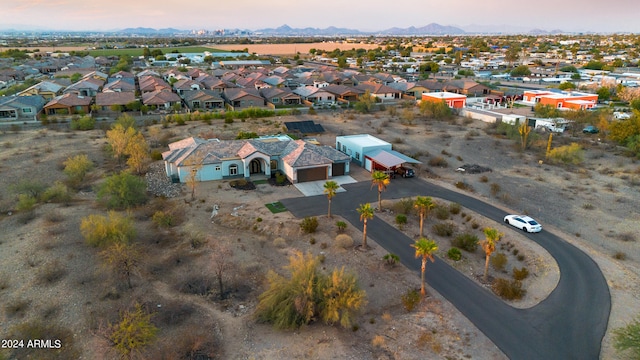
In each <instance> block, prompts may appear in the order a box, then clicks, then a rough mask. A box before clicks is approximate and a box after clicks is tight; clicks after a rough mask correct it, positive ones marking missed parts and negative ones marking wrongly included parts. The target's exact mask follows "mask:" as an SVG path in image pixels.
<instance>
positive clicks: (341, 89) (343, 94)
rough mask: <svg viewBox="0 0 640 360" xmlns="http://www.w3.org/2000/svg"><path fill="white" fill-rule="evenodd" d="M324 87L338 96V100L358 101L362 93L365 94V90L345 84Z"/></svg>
mask: <svg viewBox="0 0 640 360" xmlns="http://www.w3.org/2000/svg"><path fill="white" fill-rule="evenodd" d="M322 89H323V90H324V91H326V92H329V93H331V94H333V95H334V96H335V98H336V101H339V102H346V103H350V102H353V101H358V99H359V97H360V95H362V94H364V91H363V90H360V89H357V88H354V87H349V86H344V85H329V86H325V87H323V88H322Z"/></svg>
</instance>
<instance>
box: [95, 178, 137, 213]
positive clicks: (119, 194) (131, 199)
mask: <svg viewBox="0 0 640 360" xmlns="http://www.w3.org/2000/svg"><path fill="white" fill-rule="evenodd" d="M97 195H98V201H99V202H101V203H102V204H104V205H105V206H106V207H108V208H109V209H127V208H130V207H133V206H136V205H140V204H144V203H145V202H146V201H147V183H146V182H145V181H144V179H142V178H140V177H137V176H135V175H132V174H130V173H128V172H124V171H123V172H121V173H119V174H114V175H111V176H109V177H107V178H106V180H105V181H104V183H103V184H102V185H101V186H100V187H99V188H98V193H97Z"/></svg>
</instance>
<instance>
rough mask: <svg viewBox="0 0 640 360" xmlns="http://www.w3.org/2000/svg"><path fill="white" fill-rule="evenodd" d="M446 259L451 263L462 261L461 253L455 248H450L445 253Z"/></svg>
mask: <svg viewBox="0 0 640 360" xmlns="http://www.w3.org/2000/svg"><path fill="white" fill-rule="evenodd" d="M447 257H448V258H449V259H451V260H453V261H459V260H460V259H462V252H460V249H458V248H457V247H452V248H451V249H449V251H447Z"/></svg>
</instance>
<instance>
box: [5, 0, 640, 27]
mask: <svg viewBox="0 0 640 360" xmlns="http://www.w3.org/2000/svg"><path fill="white" fill-rule="evenodd" d="M639 15H640V1H638V0H609V1H598V2H596V1H584V0H564V1H558V0H538V1H529V2H527V1H508V0H484V1H477V0H438V1H433V0H422V1H420V0H418V1H416V0H413V1H405V0H395V1H389V0H384V1H382V0H367V1H362V0H320V1H318V0H313V1H301V0H261V1H257V0H234V1H225V0H187V1H175V0H172V1H168V0H155V1H150V0H109V1H104V0H0V16H1V19H2V21H1V22H0V29H7V28H16V29H20V30H27V29H34V30H38V29H56V30H117V29H123V28H129V27H151V28H156V29H159V28H167V27H173V28H177V29H206V30H215V29H222V28H226V29H230V28H240V29H249V30H256V29H261V28H275V27H278V26H281V25H284V24H287V25H289V26H291V27H294V28H302V27H315V28H326V27H329V26H336V27H345V28H350V29H358V30H362V31H376V30H385V29H388V28H391V27H402V28H406V27H409V26H415V27H421V26H424V25H427V24H430V23H438V24H440V25H454V26H459V27H467V26H469V25H480V26H492V27H494V28H495V27H497V28H509V29H513V28H517V29H521V30H523V31H528V30H530V29H533V28H539V29H543V30H554V29H560V30H563V31H593V32H634V33H640V17H639Z"/></svg>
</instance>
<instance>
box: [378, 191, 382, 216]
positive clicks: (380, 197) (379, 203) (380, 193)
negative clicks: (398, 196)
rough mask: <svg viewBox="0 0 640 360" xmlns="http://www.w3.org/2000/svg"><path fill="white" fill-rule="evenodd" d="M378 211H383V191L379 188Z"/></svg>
mask: <svg viewBox="0 0 640 360" xmlns="http://www.w3.org/2000/svg"><path fill="white" fill-rule="evenodd" d="M378 211H382V191H380V190H378Z"/></svg>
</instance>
